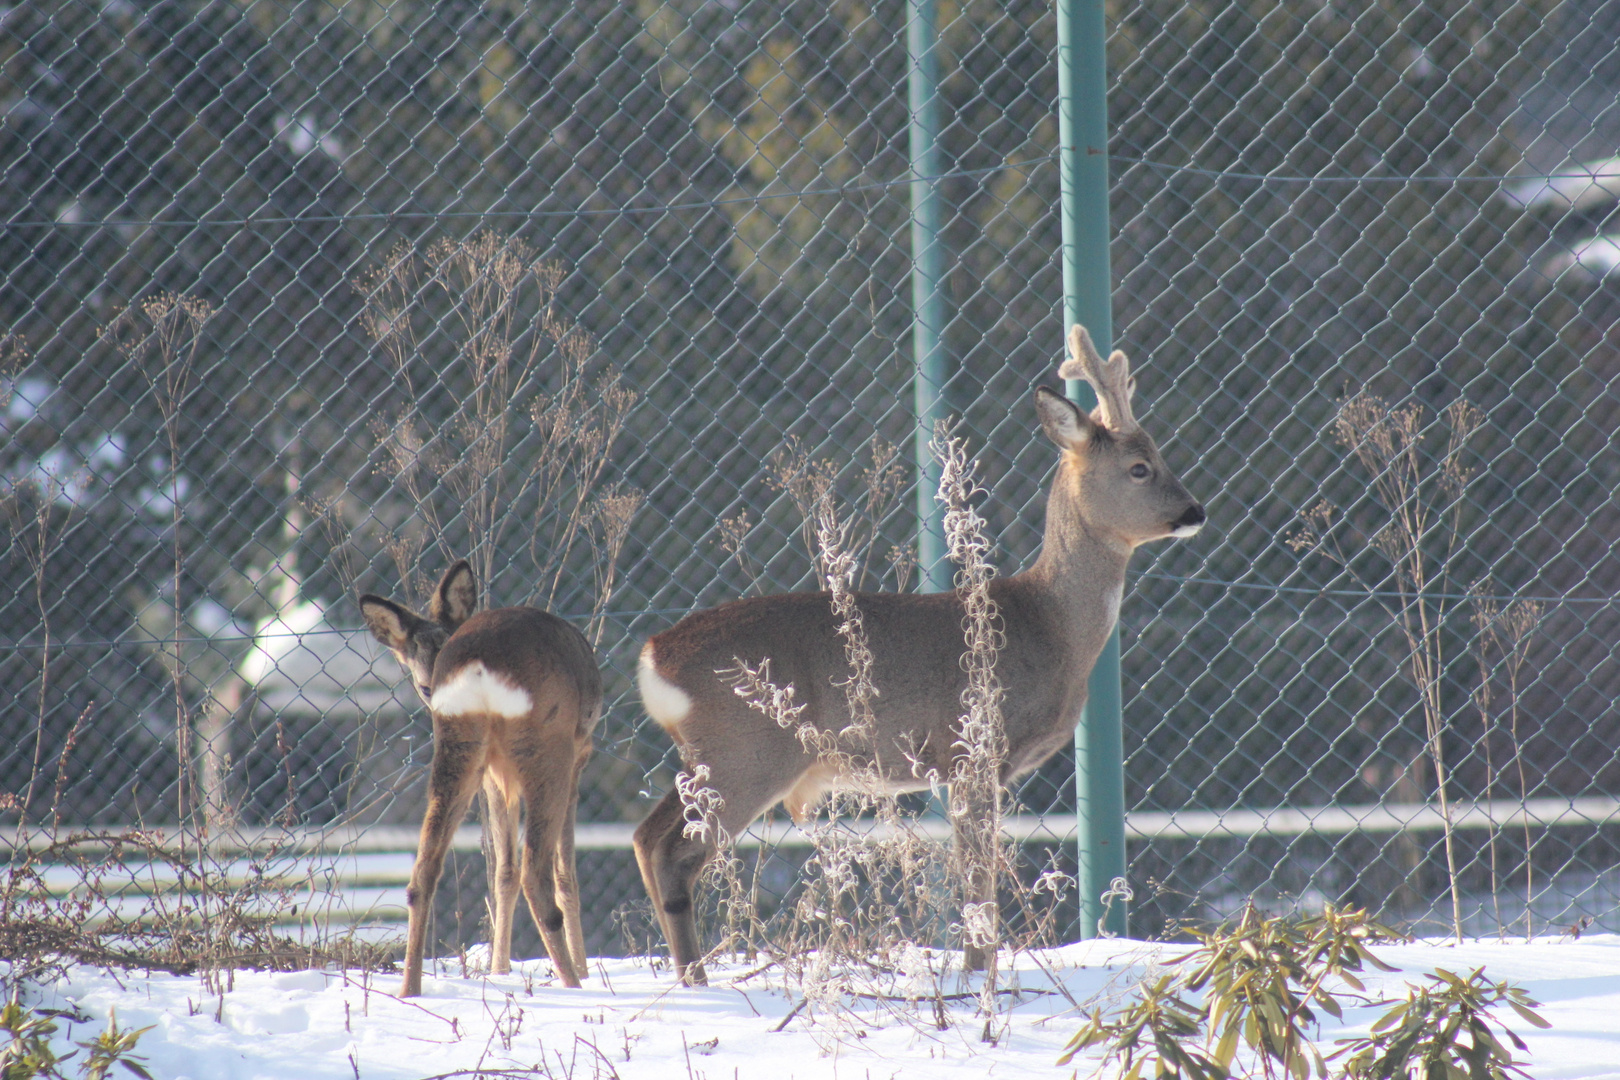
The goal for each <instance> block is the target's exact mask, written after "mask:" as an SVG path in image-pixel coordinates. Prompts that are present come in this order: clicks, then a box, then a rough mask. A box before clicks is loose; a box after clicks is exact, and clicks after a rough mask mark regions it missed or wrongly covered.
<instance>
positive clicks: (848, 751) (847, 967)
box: [683, 431, 1074, 1038]
mask: <svg viewBox="0 0 1620 1080" xmlns="http://www.w3.org/2000/svg"><path fill="white" fill-rule="evenodd" d="M935 452H936V454H938V455H940V456H941V459H942V465H943V469H942V474H943V477H944V480H943V482H942V484H941V488H940V491H939V494H938V498H939V499H940V500H941V502H942V503H943V504H944V505H945V508H946V522H947V536H948V539H949V542H950V548H949V550H950V553H951V557H952V558H953V560H955V561H957V563H958V565H959V567H960V569H959V571H958V575H957V587H958V593H959V595H960V597H961V599H962V603H963V608H964V616H963V624H962V628H963V635H964V649H963V654H962V659H961V663H962V666H963V669H964V670H965V671H966V672H967V673H968V685H967V688H966V689H965V691H964V693H963V695H962V705H963V713H962V718H961V720H960V722H959V725H958V731H957V738H956V747H957V750H958V753H957V755H956V757H957V761H956V764H955V767H954V768H953V771H952V774H951V776H950V777H949V778H945V777H941V776H939V775H938V774H937V773H933V772H931V770H929V768H928V767H927V765H926V764H925V762H924V761H923V759H922V757H921V755H920V754H919V753H917V750H918V748H917V747H910V748H907V747H905V746H901V747H900V748H899V749H900V756H899V759H898V760H892V761H891V760H883V758H882V747H881V745H880V743H879V742H878V739H877V730H876V717H875V713H874V706H875V702H876V700H877V699H878V696H879V694H880V688H879V687H878V686H876V685H875V681H874V678H873V675H872V672H873V666H874V658H873V655H872V651H871V645H870V642H869V641H868V640H867V637H866V630H865V622H864V619H863V617H862V613H861V609H860V603H859V596H858V594H857V593H856V592H855V591H854V585H855V583H856V582H857V581H858V580H859V578H860V576H861V575H862V574H863V573H864V572H865V571H864V567H865V566H866V565H867V557H869V556H870V553H871V548H872V545H873V543H874V542H875V540H876V531H875V530H872V531H870V532H865V531H862V532H860V533H858V532H857V529H856V527H855V525H854V524H853V520H854V517H855V515H850V516H848V517H846V516H844V515H842V514H841V513H840V511H839V509H838V506H839V504H838V502H837V497H836V494H835V490H834V483H833V481H834V478H835V477H836V475H837V470H836V469H835V468H834V467H833V466H832V464H831V463H830V462H819V463H815V462H811V461H810V459H809V458H808V456H807V455H806V454H804V453H803V451H802V450H801V449H800V448H799V446H798V444H797V443H793V444H791V445H790V446H789V447H788V448H787V449H786V450H784V451H782V452H780V453H779V454H778V455H777V457H776V458H775V459H773V463H772V472H773V476H774V478H775V479H774V484H775V486H777V487H778V488H779V489H780V490H782V491H784V492H786V493H787V494H788V495H789V496H790V497H791V498H792V499H793V500H794V502H795V504H796V505H797V506H799V507H800V508H801V509H802V510H803V511H804V514H805V522H804V526H805V528H804V532H805V535H806V536H807V537H810V538H812V539H813V541H814V547H813V548H812V553H813V558H814V562H815V568H816V574H817V577H818V579H819V580H820V582H821V583H822V584H823V586H824V587H825V588H826V590H827V592H828V594H829V605H830V607H831V609H832V612H833V614H834V616H835V619H836V626H837V631H838V634H839V636H840V638H841V639H842V641H843V645H844V655H845V661H846V667H847V672H848V673H847V675H846V676H844V677H843V678H840V679H838V680H837V682H836V685H838V686H839V687H840V688H841V689H842V690H843V691H844V694H845V703H846V712H847V715H848V718H849V719H848V723H847V724H845V725H844V726H842V727H841V728H839V729H837V730H828V729H823V728H819V727H817V726H815V725H813V724H811V723H809V722H808V721H806V720H805V719H804V716H803V713H804V708H805V707H804V705H803V704H802V703H799V702H797V701H796V700H795V698H796V692H795V688H794V687H793V686H792V685H791V684H779V683H777V682H775V681H773V680H772V678H771V671H770V661H769V660H768V659H767V660H765V661H762V662H761V663H760V664H758V665H749V664H747V663H744V662H742V661H741V660H740V659H739V660H738V661H737V662H736V663H735V664H734V665H733V667H731V668H730V669H727V670H726V671H724V672H721V673H720V674H721V675H722V677H723V678H724V679H725V680H726V681H727V682H728V683H729V684H730V685H731V687H732V689H733V692H735V693H736V694H737V695H738V696H739V697H740V698H742V699H743V700H744V701H745V702H747V703H748V704H749V706H750V707H752V708H754V709H755V710H757V711H758V712H759V713H761V714H762V715H764V716H766V717H768V718H770V719H771V721H772V722H773V723H775V724H776V725H778V726H779V727H781V728H783V729H784V730H787V731H791V732H793V733H794V734H795V736H796V737H797V738H798V739H799V741H800V744H801V745H802V746H803V747H804V748H805V749H806V751H807V752H809V753H811V754H813V755H815V756H816V757H817V758H818V759H820V760H821V761H823V762H824V763H827V764H829V765H831V766H832V767H833V768H834V769H835V770H836V771H837V772H838V774H839V776H840V787H839V790H837V791H835V792H834V793H833V794H832V795H831V796H830V798H828V799H827V801H826V803H825V805H824V807H823V808H822V812H820V813H817V814H812V815H811V816H810V817H809V818H808V819H807V820H806V821H804V822H801V828H803V829H804V830H805V832H806V834H807V836H808V838H809V840H810V842H811V855H810V858H809V859H808V860H807V861H806V863H805V865H804V867H803V871H802V873H801V875H800V882H801V891H800V893H799V895H798V896H797V898H796V902H795V903H794V904H793V905H792V906H791V908H789V909H786V910H784V911H782V912H779V913H778V914H777V916H776V917H774V918H773V919H772V920H770V921H769V923H768V924H766V923H763V922H761V920H760V919H759V916H758V909H757V904H756V905H755V906H753V907H744V906H738V905H736V904H735V903H733V902H731V901H729V900H728V899H727V898H728V897H732V898H735V897H737V896H739V895H741V894H743V893H744V892H746V891H747V890H746V889H745V887H744V884H743V883H742V882H741V880H740V879H739V875H738V873H737V872H738V871H739V870H740V869H742V864H741V862H740V861H739V860H737V859H736V858H735V857H734V855H733V854H732V853H731V852H730V851H729V850H726V849H722V852H721V854H720V857H719V858H717V859H716V860H715V861H714V862H713V863H711V874H712V875H713V876H712V877H711V881H712V882H713V883H714V884H715V885H716V886H717V888H718V891H719V893H720V895H721V901H720V902H721V904H722V907H723V908H724V907H728V905H729V911H728V929H727V933H726V941H727V942H728V943H729V944H730V946H731V947H736V946H737V945H738V944H740V943H741V942H743V941H744V940H749V941H751V943H753V944H755V945H757V948H758V950H759V951H762V952H764V953H765V954H766V955H768V956H770V957H771V959H772V961H773V963H775V964H779V965H780V966H781V967H782V969H783V971H784V973H785V974H786V976H787V978H788V979H789V980H790V981H791V982H792V983H793V984H794V985H795V986H796V987H797V988H798V990H799V992H800V993H801V994H802V995H803V996H804V1000H805V1002H806V1004H807V1007H812V1008H815V1009H819V1010H820V1013H819V1015H820V1017H821V1018H822V1020H823V1022H824V1023H825V1024H826V1025H827V1030H828V1031H829V1032H831V1033H832V1034H833V1035H834V1036H835V1037H836V1035H837V1033H838V1032H839V1031H841V1030H842V1029H843V1027H848V1026H851V1025H855V1024H858V1023H866V1022H869V1021H870V1017H865V1016H858V1015H857V1014H856V1013H855V1012H854V1010H853V1005H852V1000H853V999H852V995H855V996H856V997H857V998H858V999H859V1000H861V1001H866V1002H870V1001H873V1000H883V1001H889V1002H892V1001H907V1002H909V1003H910V1005H911V1011H909V1012H907V1013H906V1014H905V1015H906V1016H907V1017H908V1022H918V1023H927V1024H928V1025H929V1026H931V1027H936V1028H943V1027H945V1026H947V1019H946V1017H947V1010H946V1008H945V1004H944V1002H945V997H944V993H945V992H944V980H945V979H946V976H947V973H948V972H951V971H953V970H954V972H955V975H954V976H953V977H956V978H960V977H962V975H963V974H965V973H964V972H963V971H962V969H961V967H960V966H959V965H956V964H953V962H952V961H951V960H949V959H948V957H950V956H951V955H952V954H950V953H948V952H941V951H939V950H938V949H936V948H934V947H932V943H934V942H937V941H940V940H943V939H945V938H946V937H948V936H959V937H960V939H961V940H962V941H963V942H964V944H965V945H966V946H967V949H968V950H969V952H974V951H976V952H977V954H978V956H979V957H980V960H979V962H978V964H977V965H976V966H980V967H988V968H989V972H988V977H987V978H985V979H984V980H982V981H981V982H980V983H979V995H978V1003H979V1011H980V1013H981V1014H982V1015H984V1016H985V1017H986V1025H985V1037H986V1038H992V1037H993V1036H992V1035H991V1023H990V1021H991V1020H992V1019H993V1017H994V1014H995V1002H996V1000H997V998H996V993H997V990H996V985H995V983H996V972H995V967H994V964H995V957H996V954H997V950H998V947H999V946H1000V945H1001V944H1002V940H1001V939H1002V937H1003V935H1004V933H1005V920H1004V918H1003V912H1002V910H1001V907H1000V903H999V898H998V895H997V893H998V885H1010V886H1012V888H1011V892H1012V893H1013V894H1014V895H1015V896H1016V897H1017V900H1018V902H1019V903H1020V904H1021V905H1022V909H1023V914H1024V915H1025V925H1026V927H1027V928H1028V931H1027V940H1025V941H1024V942H1023V945H1025V946H1028V945H1032V944H1033V943H1034V942H1035V941H1036V940H1047V939H1049V937H1050V935H1052V934H1053V933H1054V931H1055V919H1056V905H1057V903H1058V902H1059V901H1060V900H1061V899H1062V898H1064V897H1066V896H1067V895H1068V892H1069V890H1071V889H1072V888H1073V885H1074V881H1073V878H1072V877H1070V876H1068V875H1065V874H1062V873H1060V872H1058V871H1057V870H1055V869H1050V870H1048V871H1047V872H1046V873H1044V874H1043V875H1041V877H1040V879H1039V880H1038V881H1037V882H1036V884H1035V886H1033V887H1031V888H1027V889H1026V888H1021V887H1019V885H1018V883H1017V881H1016V878H1015V877H1013V876H1011V875H1010V873H1009V871H1010V867H1011V858H1010V856H1009V854H1008V852H1007V851H1006V850H1004V849H1003V847H1002V845H1001V841H1000V813H1001V800H1002V794H1001V786H1000V769H1001V762H1002V760H1003V758H1004V756H1005V752H1006V744H1005V735H1004V733H1003V731H1002V726H1001V718H1000V702H1001V697H1002V689H1001V686H1000V684H999V681H998V680H997V679H996V677H995V661H996V656H997V653H998V651H999V649H1000V648H1001V645H1002V643H1003V641H1004V637H1003V633H1002V630H1001V625H1000V619H999V613H998V612H997V610H996V605H995V603H994V601H993V600H992V598H991V596H990V591H989V586H990V582H991V581H992V580H993V578H994V576H995V570H994V567H993V565H992V564H991V562H990V555H991V553H992V550H993V546H992V544H991V542H990V541H989V540H988V538H987V537H986V535H985V522H984V519H983V518H982V517H981V516H980V515H979V514H978V513H977V511H976V510H975V509H974V507H973V501H974V500H975V499H977V498H979V497H980V496H981V495H982V494H983V491H982V488H980V487H979V485H978V484H977V483H976V481H975V469H976V466H975V465H974V464H973V463H972V462H971V461H970V460H969V458H968V456H967V453H966V450H965V446H964V444H963V443H962V441H961V440H959V439H952V438H950V437H949V436H948V434H947V433H946V432H944V431H941V432H940V433H939V438H938V440H937V441H936V446H935ZM884 453H885V451H884V450H883V448H881V447H878V446H874V451H873V462H874V465H873V467H872V468H871V469H868V470H867V471H866V472H865V473H864V474H863V482H865V483H866V484H868V485H869V487H868V499H867V501H866V503H865V506H864V507H863V509H865V510H866V511H867V514H868V521H870V520H871V514H872V512H873V508H874V507H881V506H882V505H884V499H885V498H887V497H888V495H886V494H885V492H888V491H889V487H891V486H892V485H893V484H894V479H893V477H894V472H893V470H892V468H891V467H890V466H891V465H892V462H889V463H885V462H886V459H885V458H884ZM879 487H882V488H883V490H881V491H876V492H875V493H874V489H875V488H879ZM742 531H743V530H741V529H738V530H736V533H737V539H736V540H733V541H732V543H733V544H735V545H736V546H738V547H740V536H741V532H742ZM728 550H733V549H732V547H728ZM894 550H895V551H902V549H898V548H897V549H894ZM733 554H736V552H735V551H734V550H733ZM890 561H891V564H893V565H895V566H896V568H897V570H900V571H901V574H900V576H901V580H902V581H903V580H904V576H903V573H904V572H903V570H901V568H902V567H904V566H907V565H914V564H915V559H914V557H910V553H909V550H905V551H904V553H903V554H901V555H898V556H896V555H894V554H893V553H891V559H890ZM891 753H892V751H891ZM901 775H904V776H907V777H908V778H912V779H922V780H925V781H927V782H929V783H930V785H931V786H932V787H933V789H934V791H935V794H936V796H937V795H938V794H939V789H940V785H941V784H942V783H943V782H944V781H945V780H947V779H948V780H949V782H950V785H951V798H950V807H949V813H950V817H951V820H952V822H953V825H956V826H957V827H958V842H957V844H956V845H954V849H953V850H952V851H949V852H947V851H946V849H945V848H944V846H943V845H942V844H940V843H939V842H937V841H934V840H932V839H930V838H928V837H927V836H926V835H925V834H924V832H923V831H922V830H921V829H920V828H919V815H918V814H917V813H916V812H913V811H909V810H907V809H905V808H904V807H903V806H902V805H901V803H900V802H899V800H898V799H897V798H896V797H894V796H892V795H888V794H886V793H885V792H886V791H887V790H888V789H889V787H890V782H891V781H892V780H893V779H895V778H897V777H898V776H901ZM685 801H686V797H685V795H684V794H683V802H685ZM812 809H813V808H812ZM856 820H864V821H871V822H873V823H874V824H875V825H876V826H877V827H876V829H875V830H873V831H874V835H871V836H867V835H862V834H861V833H860V832H857V831H854V830H851V829H850V828H849V827H848V823H850V822H852V821H856ZM947 869H948V871H949V876H951V877H954V878H958V879H961V880H963V881H967V882H969V888H968V889H967V890H965V895H964V896H963V898H962V903H961V905H960V907H959V909H958V910H959V912H960V918H959V919H958V920H956V921H954V922H951V921H949V914H948V913H949V908H950V906H951V905H948V904H947V903H945V902H943V901H944V896H945V894H946V893H947V892H948V891H949V889H950V886H949V885H948V884H947V882H946V877H947ZM757 883H758V879H757V875H756V877H755V879H754V885H755V886H756V887H757ZM744 916H745V917H746V919H747V920H751V922H750V924H749V925H748V926H743V925H741V917H744ZM751 935H757V937H751ZM1041 935H1046V936H1045V937H1042V936H1041ZM751 954H752V953H751ZM985 959H988V961H989V963H988V964H986V963H985V962H984V960H985ZM920 1000H928V1001H930V1002H931V1009H930V1010H929V1011H928V1012H927V1014H926V1015H925V1012H924V1011H923V1010H922V1008H921V1006H920V1004H919V1001H920Z"/></svg>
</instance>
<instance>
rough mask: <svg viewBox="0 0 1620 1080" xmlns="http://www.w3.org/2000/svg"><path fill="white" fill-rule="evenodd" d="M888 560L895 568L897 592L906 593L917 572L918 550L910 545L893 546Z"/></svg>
mask: <svg viewBox="0 0 1620 1080" xmlns="http://www.w3.org/2000/svg"><path fill="white" fill-rule="evenodd" d="M886 558H887V559H888V562H889V565H890V566H892V567H893V568H894V580H895V585H894V589H895V591H896V592H905V591H906V587H907V586H908V585H909V584H910V582H911V575H912V574H913V573H915V572H916V570H917V549H916V548H915V547H913V546H912V545H910V544H891V545H890V546H889V553H888V555H887V556H886Z"/></svg>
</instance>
